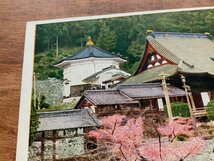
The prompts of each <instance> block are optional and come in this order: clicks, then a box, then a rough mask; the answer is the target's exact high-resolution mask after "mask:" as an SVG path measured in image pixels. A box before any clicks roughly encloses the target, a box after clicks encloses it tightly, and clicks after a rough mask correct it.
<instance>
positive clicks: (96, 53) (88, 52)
mask: <svg viewBox="0 0 214 161" xmlns="http://www.w3.org/2000/svg"><path fill="white" fill-rule="evenodd" d="M87 58H103V59H116V60H118V61H120V62H126V60H125V59H123V58H122V57H120V56H118V55H116V54H112V53H109V52H107V51H104V50H102V49H100V48H97V47H96V46H94V45H88V46H86V47H85V48H83V49H81V50H79V51H78V52H76V53H75V54H74V55H72V56H70V57H67V58H65V59H63V60H61V61H59V62H57V63H56V64H55V66H58V67H60V66H63V64H64V65H65V64H66V62H71V61H76V60H82V59H87Z"/></svg>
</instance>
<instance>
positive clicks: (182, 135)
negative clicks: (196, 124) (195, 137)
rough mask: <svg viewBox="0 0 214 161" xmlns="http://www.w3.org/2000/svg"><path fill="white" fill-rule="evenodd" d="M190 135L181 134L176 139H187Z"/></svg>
mask: <svg viewBox="0 0 214 161" xmlns="http://www.w3.org/2000/svg"><path fill="white" fill-rule="evenodd" d="M188 138H189V137H188V136H187V135H185V134H180V135H178V136H176V140H177V141H186V140H187V139H188Z"/></svg>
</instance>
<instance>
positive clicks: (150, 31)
mask: <svg viewBox="0 0 214 161" xmlns="http://www.w3.org/2000/svg"><path fill="white" fill-rule="evenodd" d="M153 32H154V31H153V30H152V29H149V30H146V33H147V34H150V33H153Z"/></svg>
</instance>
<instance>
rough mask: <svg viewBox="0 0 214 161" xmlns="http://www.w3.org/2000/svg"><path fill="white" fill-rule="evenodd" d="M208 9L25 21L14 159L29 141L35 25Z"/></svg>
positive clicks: (23, 160) (19, 159)
mask: <svg viewBox="0 0 214 161" xmlns="http://www.w3.org/2000/svg"><path fill="white" fill-rule="evenodd" d="M208 9H214V6H211V7H200V8H182V9H168V10H155V11H143V12H130V13H117V14H108V15H96V16H85V17H74V18H63V19H53V20H44V21H43V20H42V21H31V22H27V24H26V35H25V47H24V59H23V68H22V82H21V97H20V109H19V121H18V136H17V147H16V161H27V160H28V141H29V129H30V128H29V127H30V111H31V108H30V107H31V93H32V81H33V66H34V52H35V39H36V25H40V24H50V23H60V22H72V21H84V20H95V19H107V18H114V17H127V16H137V15H147V14H157V13H168V12H180V11H195V10H208Z"/></svg>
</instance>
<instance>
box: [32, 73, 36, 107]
mask: <svg viewBox="0 0 214 161" xmlns="http://www.w3.org/2000/svg"><path fill="white" fill-rule="evenodd" d="M33 106H34V108H36V76H35V72H34V73H33Z"/></svg>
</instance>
